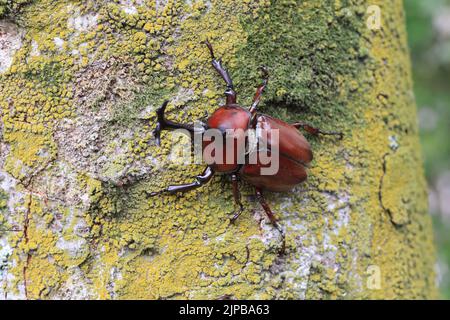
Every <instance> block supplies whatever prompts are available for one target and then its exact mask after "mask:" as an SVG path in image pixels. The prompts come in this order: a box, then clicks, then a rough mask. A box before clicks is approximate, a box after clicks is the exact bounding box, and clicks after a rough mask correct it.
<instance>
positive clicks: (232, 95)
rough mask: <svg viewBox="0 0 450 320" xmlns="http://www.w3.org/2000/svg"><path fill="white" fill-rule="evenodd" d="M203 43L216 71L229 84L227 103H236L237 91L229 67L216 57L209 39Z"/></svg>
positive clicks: (226, 91) (226, 94) (226, 92)
mask: <svg viewBox="0 0 450 320" xmlns="http://www.w3.org/2000/svg"><path fill="white" fill-rule="evenodd" d="M202 43H204V44H206V46H207V47H208V49H209V52H210V54H211V58H212V65H213V67H214V69H216V71H217V72H218V73H219V74H220V76H221V77H222V79H223V80H224V81H225V83H226V84H227V89H226V90H225V96H226V97H227V104H233V103H236V97H237V94H236V91H234V86H233V81H232V80H231V77H230V74H229V73H228V71H227V69H225V68H224V67H223V65H222V59H219V60H217V59H216V57H215V56H214V50H213V47H212V45H211V43H209V41H208V40H206V41H203V42H202Z"/></svg>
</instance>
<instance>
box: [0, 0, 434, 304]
mask: <svg viewBox="0 0 450 320" xmlns="http://www.w3.org/2000/svg"><path fill="white" fill-rule="evenodd" d="M4 3H5V4H4ZM14 3H15V5H12V4H14ZM374 4H375V5H378V6H379V8H380V13H381V25H380V28H379V29H377V26H376V21H375V24H373V21H374V20H371V19H374V17H373V16H371V14H372V13H371V12H372V11H371V10H369V12H368V7H369V5H374ZM8 5H9V7H8ZM0 8H1V9H0V15H3V18H2V20H0V112H1V113H0V117H1V118H0V119H1V121H0V213H1V216H0V281H1V282H0V295H1V297H2V298H7V299H10V298H11V299H12V298H19V299H25V298H28V299H38V298H40V299H58V298H63V299H69V298H81V299H88V298H89V299H99V298H100V299H126V298H135V299H168V298H188V299H199V298H210V299H217V298H219V297H221V296H224V295H227V296H229V297H230V298H237V299H244V298H260V299H327V298H331V299H343V298H345V299H349V298H372V299H374V298H375V299H376V298H383V299H391V298H433V297H436V288H435V274H434V263H435V258H434V250H433V245H432V229H431V222H430V217H429V215H428V211H427V194H426V185H425V180H424V175H423V171H422V159H421V156H420V146H419V140H418V132H417V124H416V110H415V102H414V95H413V92H412V84H411V77H410V63H409V56H408V48H407V43H406V32H405V27H404V14H403V7H402V2H401V1H390V2H386V1H364V0H348V1H329V2H328V1H287V0H286V1H269V0H259V1H232V0H217V1H216V0H212V1H201V0H200V1H175V0H164V1H163V0H153V1H151V0H149V1H106V0H104V1H83V2H77V1H50V0H35V1H18V2H15V1H6V2H5V1H3V2H1V1H0ZM372 9H373V7H372ZM371 23H372V24H371ZM206 39H209V41H210V42H211V43H212V44H213V45H214V47H215V50H216V55H217V56H218V57H222V59H223V62H224V64H225V65H226V66H227V67H228V69H229V70H230V73H231V75H232V77H233V80H234V82H235V87H236V90H237V92H238V102H239V103H241V104H242V105H243V106H249V105H250V104H251V99H252V95H253V93H254V91H255V88H256V86H257V85H258V84H259V82H260V80H259V74H258V71H257V67H258V66H259V65H266V66H268V68H269V70H270V74H271V78H270V82H269V86H268V88H267V90H266V92H265V93H264V97H263V103H262V106H261V111H262V112H264V113H267V114H270V115H272V116H275V117H278V118H281V119H283V120H285V121H287V122H298V121H305V122H309V123H312V124H314V125H315V126H317V127H320V128H322V129H324V130H336V131H343V132H344V134H345V136H344V139H343V140H342V141H337V140H335V139H333V138H328V137H323V138H315V137H311V136H308V135H306V136H307V138H308V139H309V140H310V142H311V145H312V148H313V151H314V159H315V160H314V161H313V163H312V164H311V166H310V169H309V179H308V180H307V181H306V182H305V183H303V184H302V185H300V186H298V187H297V188H296V189H295V190H294V191H293V192H289V193H280V194H276V193H273V194H267V196H268V202H269V203H270V204H271V206H272V208H273V211H274V212H276V214H277V216H278V218H279V223H280V225H281V226H283V228H285V233H286V252H285V253H284V254H280V253H279V251H280V247H281V245H282V244H281V241H280V235H279V233H278V231H277V230H276V229H275V228H274V227H272V226H271V225H270V223H269V222H268V220H267V219H266V217H265V215H264V212H263V210H262V208H261V207H260V205H259V204H258V203H257V202H256V201H255V199H254V197H253V196H252V194H253V190H252V188H251V186H248V185H245V184H243V203H244V206H245V211H244V212H243V214H242V216H241V217H240V218H239V219H238V220H237V222H236V223H235V224H234V225H233V224H230V222H229V217H230V213H231V212H233V210H234V209H235V208H234V205H233V198H232V188H231V183H230V181H229V180H227V179H226V177H218V176H216V177H215V178H214V179H213V180H212V182H210V183H209V184H208V185H207V186H205V187H203V188H200V189H197V190H195V191H192V192H190V193H187V194H184V195H179V196H171V195H164V196H160V197H157V198H149V197H148V193H149V192H152V191H156V190H159V189H161V188H163V187H165V186H167V185H168V184H173V183H180V182H186V181H191V180H192V176H194V175H196V174H198V173H200V172H201V171H202V168H203V167H202V166H200V165H195V164H189V165H184V164H180V163H174V162H173V161H171V159H172V160H173V158H174V155H173V154H172V155H171V153H170V142H171V141H170V136H169V135H168V134H163V135H162V141H163V143H162V146H161V147H158V146H156V144H155V140H154V138H153V136H152V130H153V129H154V127H155V116H154V113H155V112H154V111H155V109H156V108H157V107H159V106H160V105H161V104H162V102H163V101H164V100H170V101H171V103H170V105H169V107H168V113H167V115H168V117H170V118H171V119H174V120H178V121H183V122H191V123H193V122H194V121H195V120H197V119H200V118H202V117H204V114H205V112H209V113H211V112H213V111H214V110H215V109H216V108H217V107H218V106H219V105H221V104H223V103H224V98H223V91H224V86H223V83H222V82H221V79H219V77H218V76H217V75H216V74H215V73H214V70H213V68H212V67H211V64H210V60H209V59H210V58H209V53H208V51H207V49H206V48H205V47H204V45H202V44H201V43H200V42H201V41H203V40H206Z"/></svg>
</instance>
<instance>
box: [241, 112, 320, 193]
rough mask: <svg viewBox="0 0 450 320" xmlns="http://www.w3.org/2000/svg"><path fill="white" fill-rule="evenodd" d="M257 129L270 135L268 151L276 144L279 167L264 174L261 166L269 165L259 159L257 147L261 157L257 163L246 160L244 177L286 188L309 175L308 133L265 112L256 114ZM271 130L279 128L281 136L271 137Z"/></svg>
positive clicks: (277, 189) (261, 184) (269, 186)
mask: <svg viewBox="0 0 450 320" xmlns="http://www.w3.org/2000/svg"><path fill="white" fill-rule="evenodd" d="M254 129H257V130H258V129H260V130H261V137H262V138H265V137H266V138H267V141H265V143H264V144H265V145H267V147H268V150H269V153H268V156H271V153H270V151H271V150H272V149H273V148H277V149H278V152H279V154H278V159H272V161H277V160H278V161H279V167H278V171H277V172H276V173H275V174H274V175H263V174H261V169H262V168H264V167H269V166H270V163H268V164H266V165H263V164H262V163H261V162H260V159H259V155H260V152H259V151H260V150H255V151H253V152H256V153H257V155H255V158H257V159H258V162H257V163H256V164H250V163H246V164H245V165H244V166H242V168H241V170H240V171H239V173H240V175H241V177H242V178H243V179H244V180H246V181H247V182H249V183H250V184H251V185H254V186H255V187H258V188H260V189H262V190H268V191H273V192H286V191H289V190H291V189H293V188H294V187H295V186H296V185H297V184H299V183H301V182H303V181H305V180H306V178H307V173H306V166H307V164H308V163H310V162H311V161H312V158H313V154H312V151H311V147H310V145H309V143H308V141H307V140H306V139H305V137H304V136H303V135H302V134H301V133H300V132H299V131H298V130H297V128H295V127H294V126H292V125H290V124H288V123H286V122H284V121H282V120H279V119H275V118H272V117H270V116H267V115H264V114H257V115H256V123H255V125H254ZM272 130H277V131H278V139H272V132H273V131H272Z"/></svg>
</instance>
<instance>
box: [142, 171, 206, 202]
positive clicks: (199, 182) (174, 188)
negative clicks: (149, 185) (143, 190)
mask: <svg viewBox="0 0 450 320" xmlns="http://www.w3.org/2000/svg"><path fill="white" fill-rule="evenodd" d="M213 176H214V170H213V169H212V168H211V167H206V169H205V170H204V171H203V173H201V174H199V175H198V176H196V177H195V181H194V182H191V183H186V184H180V185H171V186H168V187H167V188H165V189H163V190H160V191H156V192H150V193H147V194H148V196H149V197H154V196H158V195H160V194H163V193H169V194H175V193H177V192H186V191H190V190H193V189H197V188H199V187H201V186H203V185H205V184H207V183H208V182H209V181H210V180H211V178H212V177H213Z"/></svg>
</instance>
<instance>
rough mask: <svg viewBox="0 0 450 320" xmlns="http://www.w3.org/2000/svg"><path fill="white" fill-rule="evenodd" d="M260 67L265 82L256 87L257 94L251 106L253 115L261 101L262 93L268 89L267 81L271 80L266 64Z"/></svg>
mask: <svg viewBox="0 0 450 320" xmlns="http://www.w3.org/2000/svg"><path fill="white" fill-rule="evenodd" d="M259 69H260V70H261V71H262V79H263V83H262V84H261V85H260V86H259V87H258V89H256V94H255V97H254V98H253V104H252V106H251V107H250V113H251V114H252V115H253V114H255V112H256V109H257V108H258V105H259V103H260V102H261V96H262V93H263V92H264V89H266V86H267V83H268V82H269V72H268V71H267V68H266V67H265V66H261V67H259Z"/></svg>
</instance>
